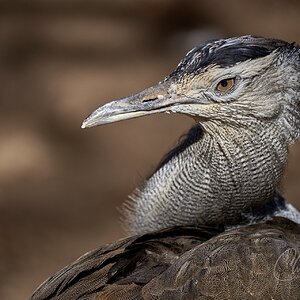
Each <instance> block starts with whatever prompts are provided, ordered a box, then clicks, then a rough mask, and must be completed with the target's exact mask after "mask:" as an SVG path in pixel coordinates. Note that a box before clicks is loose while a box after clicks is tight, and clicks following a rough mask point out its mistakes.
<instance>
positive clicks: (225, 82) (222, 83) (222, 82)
mask: <svg viewBox="0 0 300 300" xmlns="http://www.w3.org/2000/svg"><path fill="white" fill-rule="evenodd" d="M220 84H221V86H222V87H226V86H227V85H228V81H227V80H226V79H224V80H221V82H220Z"/></svg>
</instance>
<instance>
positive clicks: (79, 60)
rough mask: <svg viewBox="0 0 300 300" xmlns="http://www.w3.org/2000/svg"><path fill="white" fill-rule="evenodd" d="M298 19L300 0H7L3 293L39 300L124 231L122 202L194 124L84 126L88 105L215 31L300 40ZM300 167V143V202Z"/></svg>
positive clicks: (288, 190) (295, 191)
mask: <svg viewBox="0 0 300 300" xmlns="http://www.w3.org/2000/svg"><path fill="white" fill-rule="evenodd" d="M299 17H300V2H299V1H296V0H295V1H287V0H282V1H279V0H278V1H270V0H269V1H259V0H255V1H238V0H227V1H217V0H205V1H188V0H177V1H173V0H165V1H159V0H144V1H126V0H123V1H121V0H116V1H109V0H98V1H92V0H85V1H80V0H64V1H59V0H44V1H40V0H31V1H25V0H24V1H21V0H19V1H16V0H2V1H1V2H0V82H1V88H0V104H1V109H0V123H1V127H0V141H1V146H0V298H1V299H6V300H9V299H14V300H15V299H25V298H28V297H29V295H30V294H31V293H32V292H33V290H34V289H35V288H36V287H37V286H38V285H39V284H40V283H41V282H42V281H43V280H45V279H46V278H47V277H48V276H50V275H51V274H53V273H54V272H56V271H57V270H58V269H60V268H62V267H63V266H64V265H66V264H68V263H70V262H71V261H72V260H74V259H75V258H77V257H78V256H79V255H81V254H83V253H84V252H86V251H88V250H91V249H93V248H96V247H97V246H100V245H101V244H103V243H107V242H111V241H114V240H116V239H118V238H120V237H122V236H123V233H122V230H121V226H120V223H119V213H118V210H117V207H118V206H120V205H121V203H122V201H123V200H124V199H125V198H126V196H127V195H128V194H129V193H130V192H131V191H132V190H133V189H134V187H135V186H136V185H138V184H139V183H141V182H142V179H143V178H144V177H145V176H147V174H149V173H150V172H151V170H153V168H154V167H155V165H156V164H157V162H158V161H159V160H160V158H161V157H162V155H163V154H164V153H165V152H166V151H167V150H168V149H169V148H170V147H171V146H173V145H174V144H175V143H176V141H177V139H178V137H179V136H180V135H181V134H182V133H184V131H186V130H187V128H188V127H189V126H190V125H191V123H192V121H191V120H190V119H188V118H186V117H183V116H167V115H163V116H153V117H149V118H143V119H137V120H132V121H127V122H122V123H116V124H112V125H109V126H103V127H99V128H94V129H90V130H82V129H80V125H81V122H82V120H83V119H84V118H85V117H86V116H87V114H89V113H90V112H91V111H92V110H93V109H95V108H96V107H98V106H99V105H101V104H103V103H104V102H106V101H108V100H111V99H114V98H118V97H123V96H126V95H128V94H131V93H134V92H137V91H139V90H142V89H144V88H145V87H148V86H150V85H152V84H154V83H156V82H157V81H159V80H161V79H162V78H163V77H164V76H165V75H167V74H168V73H169V72H170V71H171V70H172V69H173V68H174V67H175V66H176V64H177V63H178V61H179V59H180V58H181V56H182V55H183V54H184V53H185V52H186V51H187V50H189V49H190V48H191V47H193V46H195V45H197V44H198V43H199V42H202V41H204V40H206V39H211V38H216V37H224V36H232V35H242V34H256V35H263V36H272V37H276V38H281V39H285V40H288V41H296V42H298V43H299V42H300V40H299V38H300V26H299ZM299 167H300V146H299V145H295V146H294V147H293V148H292V151H291V163H290V165H289V170H288V172H287V176H286V180H285V181H286V184H285V195H286V196H288V198H289V199H291V200H292V201H293V202H294V203H295V204H296V205H297V206H298V208H299V207H300V200H299V199H300V197H299V195H300V184H299V183H300V168H299ZM297 201H298V202H297Z"/></svg>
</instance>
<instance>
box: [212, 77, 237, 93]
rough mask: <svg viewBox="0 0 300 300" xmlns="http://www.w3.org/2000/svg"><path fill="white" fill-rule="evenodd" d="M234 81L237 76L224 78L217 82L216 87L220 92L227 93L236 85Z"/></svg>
mask: <svg viewBox="0 0 300 300" xmlns="http://www.w3.org/2000/svg"><path fill="white" fill-rule="evenodd" d="M234 83H235V78H227V79H222V80H221V81H220V82H219V83H218V84H217V87H216V89H217V91H218V92H220V93H226V92H228V91H229V90H230V89H231V88H232V87H233V86H234Z"/></svg>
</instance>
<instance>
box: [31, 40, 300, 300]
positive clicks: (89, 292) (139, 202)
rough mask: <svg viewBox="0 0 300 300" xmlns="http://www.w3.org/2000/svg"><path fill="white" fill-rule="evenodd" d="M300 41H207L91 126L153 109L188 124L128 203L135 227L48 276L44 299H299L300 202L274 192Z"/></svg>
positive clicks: (297, 105)
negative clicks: (189, 119)
mask: <svg viewBox="0 0 300 300" xmlns="http://www.w3.org/2000/svg"><path fill="white" fill-rule="evenodd" d="M299 82H300V48H299V46H298V45H297V44H296V43H289V42H285V41H282V40H278V39H272V38H264V37H257V36H251V35H246V36H240V37H231V38H224V39H217V40H211V41H208V42H205V43H203V44H200V45H199V46H197V47H195V48H193V49H192V50H191V51H189V52H188V53H187V54H186V55H185V56H184V58H183V59H182V60H181V61H180V63H179V64H178V66H177V67H176V68H175V70H174V71H173V72H171V74H170V75H168V76H167V77H166V78H165V79H163V80H162V81H160V82H159V83H158V84H156V85H154V86H152V87H150V88H147V89H145V90H144V91H142V92H139V93H137V94H134V95H131V96H128V97H125V98H122V99H119V100H115V101H112V102H109V103H107V104H105V105H103V106H101V107H99V108H98V109H96V110H95V111H94V112H93V113H92V114H91V115H90V116H89V117H88V118H86V119H85V121H84V122H83V124H82V128H88V127H93V126H98V125H103V124H108V123H113V122H117V121H122V120H127V119H131V118H137V117H141V116H147V115H151V114H155V113H181V114H184V115H187V116H190V117H192V118H193V119H194V122H195V125H194V126H193V127H192V128H191V129H190V130H189V132H188V133H187V134H186V136H185V138H184V139H183V140H182V141H181V142H179V143H178V145H177V146H176V147H175V148H174V149H172V150H171V151H170V152H169V153H168V154H167V155H166V156H165V157H164V158H163V159H162V161H161V162H160V163H159V165H158V167H157V168H156V170H155V171H154V172H153V174H152V175H151V176H149V178H148V179H146V180H145V182H144V183H143V185H142V186H141V187H138V188H137V189H136V190H135V191H134V192H133V194H132V195H131V196H130V199H129V200H128V201H126V202H125V204H124V209H123V210H124V217H125V218H126V220H127V221H126V222H127V223H126V228H127V230H128V232H130V234H131V235H130V236H129V237H127V238H124V239H121V240H119V241H117V242H115V243H112V244H108V245H105V246H102V247H100V248H98V249H96V250H93V251H90V252H88V253H86V254H85V255H83V256H82V257H80V258H79V259H77V260H76V261H75V262H73V263H72V264H70V265H68V266H66V267H65V268H64V269H62V270H61V271H59V272H58V273H56V274H55V275H53V276H52V277H50V278H49V279H47V280H46V281H45V282H44V283H42V284H41V285H40V287H38V289H37V290H36V291H35V292H34V293H33V295H32V297H31V299H32V300H41V299H56V300H60V299H82V300H83V299H85V300H86V299H124V300H127V299H132V300H133V299H146V300H150V299H151V300H154V299H155V300H158V299H205V300H206V299H208V300H212V299H214V300H218V299H300V213H299V211H297V209H296V208H295V207H294V206H293V205H292V204H291V203H289V202H288V201H287V200H286V199H284V198H283V197H282V196H281V194H280V181H281V179H282V177H283V173H284V170H285V168H286V165H287V160H288V150H289V146H290V145H291V144H293V143H295V142H296V141H297V140H298V139H299V137H300V84H299Z"/></svg>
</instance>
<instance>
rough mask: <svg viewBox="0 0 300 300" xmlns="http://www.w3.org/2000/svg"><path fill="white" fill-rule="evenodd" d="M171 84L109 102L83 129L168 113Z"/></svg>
mask: <svg viewBox="0 0 300 300" xmlns="http://www.w3.org/2000/svg"><path fill="white" fill-rule="evenodd" d="M168 88H169V83H166V82H163V83H159V84H157V85H155V86H153V87H150V88H148V89H146V90H144V91H142V92H140V93H137V94H135V95H132V96H129V97H126V98H123V99H119V100H115V101H112V102H109V103H107V104H105V105H103V106H101V107H99V108H98V109H97V110H95V111H94V112H93V113H92V114H91V115H90V116H89V117H88V118H86V119H85V120H84V121H83V123H82V126H81V128H86V127H93V126H97V125H103V124H107V123H113V122H118V121H122V120H127V119H132V118H137V117H141V116H145V115H150V114H155V113H160V112H167V111H168V107H169V106H170V105H171V104H172V102H173V101H172V96H171V95H169V94H168V92H167V91H168Z"/></svg>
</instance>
